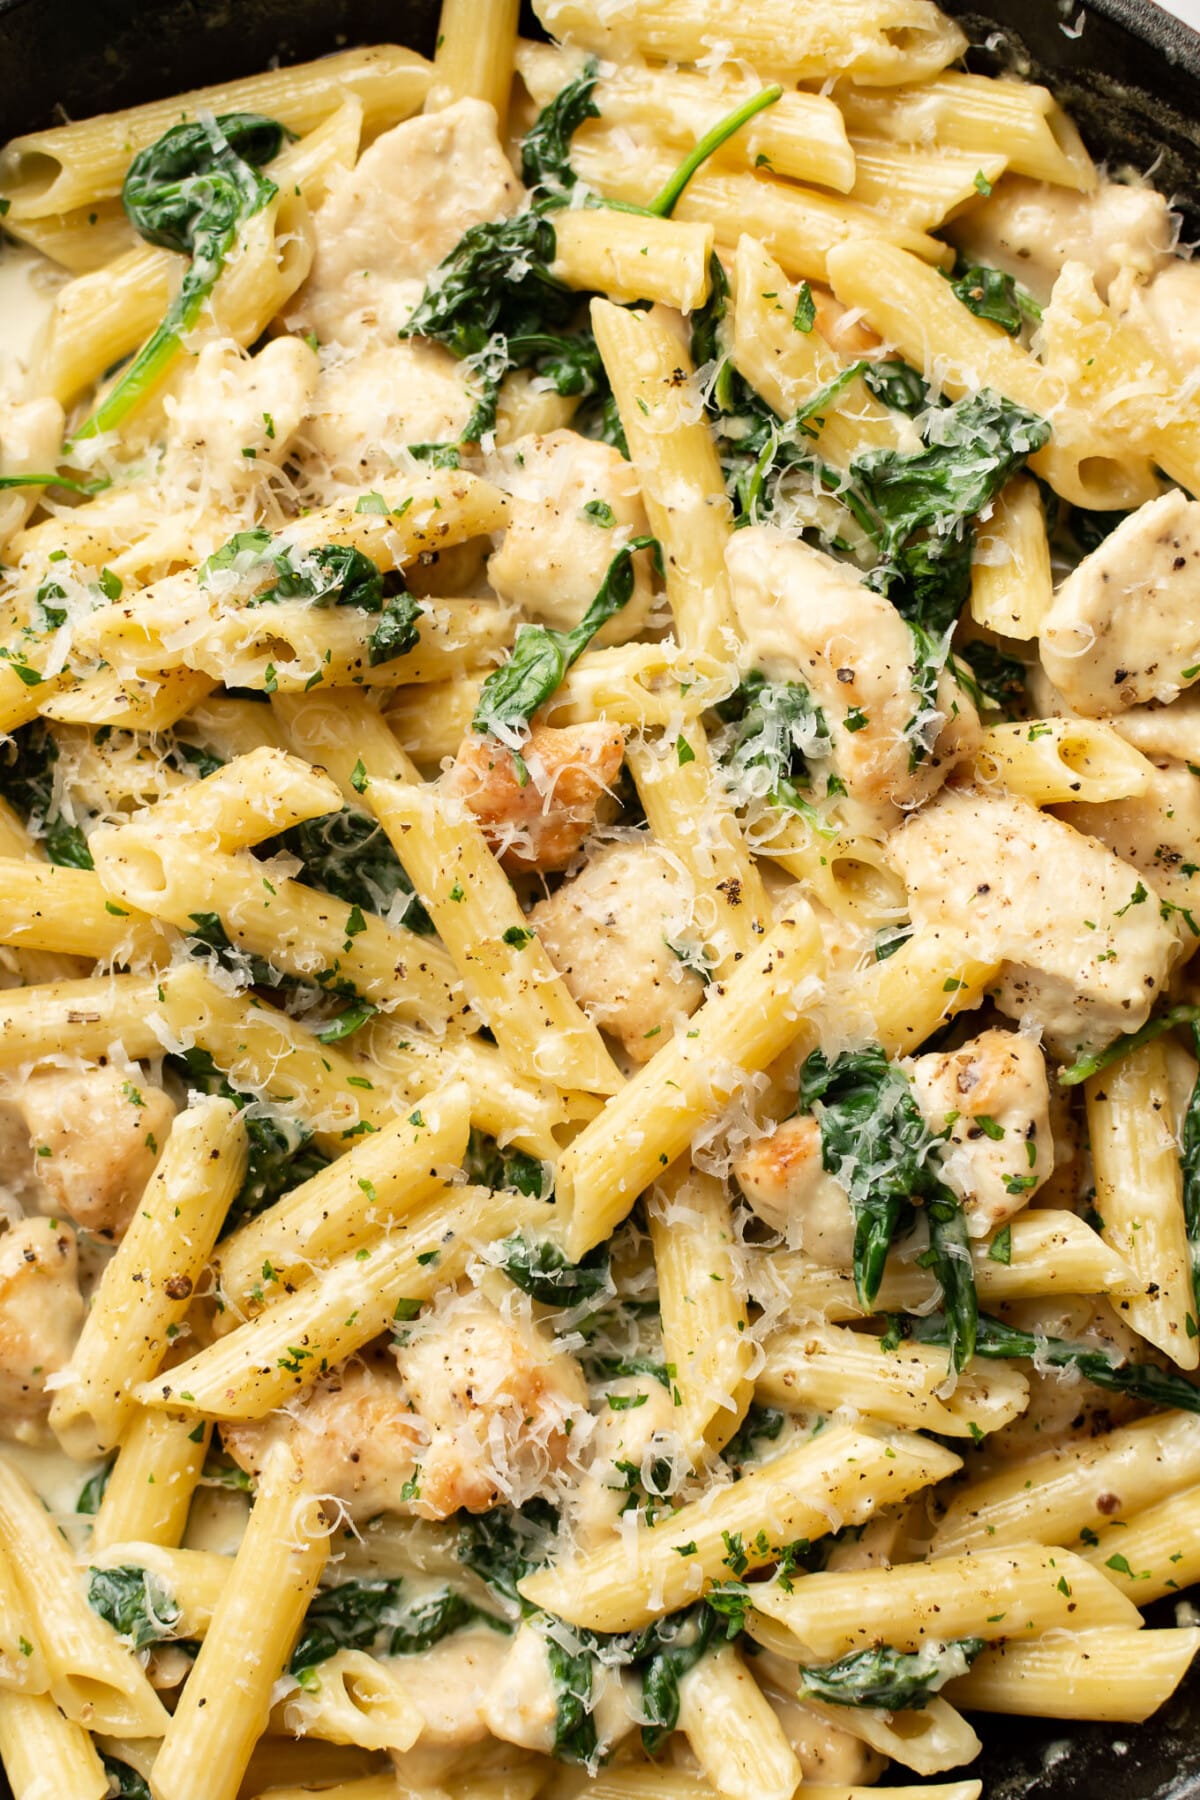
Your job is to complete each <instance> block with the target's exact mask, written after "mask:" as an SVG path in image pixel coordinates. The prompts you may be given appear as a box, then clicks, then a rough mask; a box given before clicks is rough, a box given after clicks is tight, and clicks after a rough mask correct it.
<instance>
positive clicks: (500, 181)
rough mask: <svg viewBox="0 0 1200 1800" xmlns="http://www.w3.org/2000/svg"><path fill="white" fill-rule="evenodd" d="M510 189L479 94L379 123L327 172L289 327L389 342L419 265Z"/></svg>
mask: <svg viewBox="0 0 1200 1800" xmlns="http://www.w3.org/2000/svg"><path fill="white" fill-rule="evenodd" d="M520 195H521V185H520V183H519V182H518V180H517V178H516V176H515V175H514V174H513V171H512V167H511V165H510V163H509V161H508V158H507V157H506V156H505V154H504V152H503V150H502V149H501V148H500V141H499V139H498V137H497V136H496V114H495V111H494V110H493V108H492V107H490V106H488V105H487V104H486V103H485V102H484V101H482V100H459V101H457V102H456V103H455V104H454V105H453V106H447V107H444V108H443V109H442V110H441V111H440V112H434V113H426V114H424V115H423V116H422V117H420V118H416V119H406V120H405V121H404V123H403V124H401V125H396V126H394V127H393V128H392V130H391V131H385V132H384V133H383V134H382V136H380V137H377V138H376V139H375V142H374V143H373V144H372V145H371V147H370V148H369V149H368V150H365V151H364V152H363V154H362V156H361V157H360V158H359V160H358V163H357V164H356V166H355V167H354V169H352V170H349V171H347V172H346V173H345V174H344V175H342V176H341V177H340V179H336V180H334V181H332V182H331V188H330V194H329V198H328V199H327V200H326V202H325V204H324V205H323V206H322V207H321V209H320V211H319V212H318V213H317V215H316V218H315V219H314V221H313V223H314V229H315V234H316V251H315V254H314V257H313V266H312V273H311V274H310V276H309V278H308V280H307V281H306V282H305V284H304V286H303V287H302V288H301V290H300V292H299V294H298V295H297V296H296V299H295V301H294V302H293V303H292V305H291V306H290V307H289V309H288V312H287V315H286V317H287V324H288V326H289V329H292V330H295V331H298V332H306V331H315V332H316V334H317V336H318V338H320V340H321V342H322V343H334V344H342V345H345V346H347V347H348V348H351V349H361V348H363V347H365V346H366V345H368V344H391V343H394V342H395V338H396V332H397V330H398V329H399V327H400V326H401V325H403V324H404V323H405V322H406V321H407V319H408V317H409V314H410V313H411V312H412V310H413V307H414V306H415V304H416V302H417V301H418V300H419V299H420V297H421V293H422V290H423V288H424V285H425V277H426V275H427V273H428V271H429V270H430V269H431V268H433V266H434V265H435V264H437V263H439V262H441V260H442V258H443V257H444V256H446V255H447V254H448V253H449V252H450V251H451V250H452V249H453V248H454V246H455V244H457V242H458V240H459V238H460V237H462V235H463V233H464V232H465V231H467V230H468V229H469V228H470V227H471V226H472V225H481V224H483V223H484V222H485V221H487V220H491V219H499V218H504V217H505V216H507V214H509V213H511V212H512V211H513V209H514V208H515V206H516V205H517V202H518V200H519V198H520Z"/></svg>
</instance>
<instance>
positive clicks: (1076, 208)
mask: <svg viewBox="0 0 1200 1800" xmlns="http://www.w3.org/2000/svg"><path fill="white" fill-rule="evenodd" d="M949 235H950V237H951V238H952V239H953V241H954V242H955V243H956V244H957V245H958V247H959V249H960V250H961V251H962V253H963V255H964V256H965V257H966V259H967V260H968V262H973V263H986V264H988V265H989V266H990V267H991V268H994V269H1003V270H1004V272H1005V273H1006V274H1007V275H1013V276H1015V277H1016V279H1017V280H1018V281H1019V282H1021V283H1022V285H1023V286H1024V287H1027V288H1028V289H1029V291H1030V293H1031V294H1033V296H1034V298H1035V299H1037V300H1039V301H1041V302H1043V303H1044V302H1045V301H1046V300H1048V299H1049V297H1050V289H1051V288H1052V287H1053V286H1054V283H1055V280H1056V279H1057V276H1058V272H1059V270H1060V269H1061V268H1062V266H1063V264H1064V263H1065V262H1084V263H1086V264H1087V265H1088V267H1089V268H1090V269H1093V270H1094V271H1095V275H1096V286H1097V287H1098V288H1099V289H1100V292H1101V294H1102V295H1103V294H1104V293H1106V292H1107V290H1108V286H1109V283H1110V282H1111V281H1113V280H1114V279H1115V277H1116V276H1117V275H1118V274H1119V273H1120V271H1121V270H1122V269H1133V270H1135V271H1136V273H1137V274H1139V275H1143V276H1145V275H1152V274H1153V273H1154V272H1155V271H1156V270H1157V269H1159V268H1161V267H1162V265H1163V264H1164V263H1165V262H1166V260H1167V258H1168V256H1169V255H1170V252H1171V246H1172V243H1173V242H1174V231H1173V229H1172V225H1171V217H1170V213H1169V211H1168V208H1167V202H1166V200H1165V199H1164V197H1163V195H1162V194H1159V193H1156V192H1155V190H1154V189H1153V188H1149V187H1126V186H1125V185H1124V184H1123V183H1121V182H1117V181H1102V182H1101V183H1100V185H1099V187H1097V188H1096V189H1095V190H1094V191H1093V192H1092V193H1090V194H1081V193H1077V192H1076V191H1075V190H1074V189H1072V188H1063V187H1053V186H1051V185H1050V184H1049V183H1048V182H1041V181H1031V180H1029V178H1028V177H1027V176H1024V175H1006V176H1005V177H1004V179H1003V181H1000V182H998V183H997V184H996V189H995V192H994V193H993V194H992V195H991V196H990V198H989V199H988V201H987V204H986V205H984V206H977V207H972V208H971V210H970V211H969V212H966V213H964V214H963V215H962V217H961V218H959V219H957V220H956V221H955V222H954V224H953V225H951V227H950V231H949Z"/></svg>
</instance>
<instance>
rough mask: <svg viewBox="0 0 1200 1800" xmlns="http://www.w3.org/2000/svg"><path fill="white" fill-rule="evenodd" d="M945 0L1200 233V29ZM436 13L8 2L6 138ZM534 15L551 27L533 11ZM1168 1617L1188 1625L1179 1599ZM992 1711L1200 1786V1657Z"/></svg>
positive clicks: (361, 6) (271, 5) (1062, 1752)
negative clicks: (1157, 1693) (1114, 1695)
mask: <svg viewBox="0 0 1200 1800" xmlns="http://www.w3.org/2000/svg"><path fill="white" fill-rule="evenodd" d="M751 3H752V0H747V4H751ZM803 3H804V0H796V4H797V5H802V4H803ZM941 4H942V5H943V6H944V8H945V10H946V11H948V12H950V13H952V14H954V15H955V16H956V17H958V18H959V19H960V20H961V22H962V24H963V25H964V27H965V29H966V30H967V31H968V32H969V34H970V36H971V38H972V41H973V44H974V45H975V48H974V49H973V50H972V51H971V53H970V66H971V67H972V68H977V69H979V70H980V71H981V72H986V73H988V74H997V73H1001V72H1005V73H1013V74H1021V75H1025V76H1028V77H1031V78H1033V79H1037V80H1043V81H1045V82H1046V83H1047V85H1048V86H1050V87H1052V88H1053V89H1054V90H1055V92H1056V93H1057V94H1058V95H1059V96H1060V97H1061V98H1062V100H1063V101H1064V103H1065V104H1066V105H1067V107H1068V108H1069V110H1070V111H1071V112H1072V114H1073V115H1074V117H1075V119H1076V121H1077V123H1078V124H1079V126H1080V128H1081V129H1082V131H1083V134H1084V137H1085V138H1086V139H1087V142H1088V147H1089V149H1090V150H1091V151H1092V153H1093V155H1095V156H1096V157H1097V158H1098V159H1101V160H1104V161H1107V162H1109V163H1110V164H1111V165H1113V167H1114V168H1117V167H1121V166H1124V165H1130V166H1132V167H1133V168H1134V169H1136V170H1138V171H1141V172H1143V173H1144V172H1146V171H1148V170H1150V169H1151V168H1152V167H1153V169H1154V181H1155V185H1156V186H1158V187H1161V188H1163V189H1164V190H1166V191H1167V192H1168V193H1170V194H1171V195H1172V196H1173V197H1174V199H1175V202H1176V204H1177V205H1178V206H1179V207H1180V210H1181V211H1182V213H1183V215H1184V232H1183V235H1184V237H1185V239H1194V238H1200V35H1198V34H1197V33H1196V32H1194V31H1191V30H1190V29H1189V28H1188V27H1187V26H1186V25H1183V24H1181V23H1180V22H1179V21H1178V20H1176V19H1174V18H1172V17H1171V16H1169V15H1168V14H1166V13H1164V12H1162V11H1161V10H1160V9H1159V8H1158V7H1156V6H1154V5H1152V4H1150V3H1149V0H1088V5H1087V8H1086V15H1085V13H1084V11H1083V10H1082V8H1081V6H1080V4H1079V0H995V7H994V11H993V12H991V13H990V14H985V13H982V12H980V11H978V10H976V9H975V7H974V6H972V5H970V4H967V3H964V0H941ZM437 15H438V0H344V3H343V4H341V5H335V4H333V3H332V0H170V3H169V4H163V0H0V142H2V141H4V140H6V139H7V138H9V137H12V136H14V135H15V134H16V133H18V132H21V131H27V130H32V129H33V128H35V127H36V126H39V125H44V124H47V123H49V122H50V121H51V120H52V119H54V118H55V116H56V108H58V107H62V108H63V109H64V111H65V113H66V115H67V116H74V117H85V116H87V115H88V114H89V113H94V112H101V111H107V110H109V109H111V108H114V107H119V106H125V105H129V104H132V103H134V102H137V101H140V100H148V99H153V98H156V97H158V96H160V95H164V94H171V93H176V92H178V91H179V90H180V89H182V88H188V87H196V86H199V85H201V84H203V83H206V82H212V81H216V80H219V79H222V78H223V77H227V76H231V75H242V74H250V73H253V72H254V71H256V70H258V69H261V68H263V67H264V66H265V65H266V63H267V62H268V61H269V59H270V58H272V57H276V56H277V57H279V59H280V60H281V61H283V62H294V61H298V60H301V59H303V58H305V57H311V56H317V55H320V54H321V53H322V52H324V51H327V50H330V49H333V48H335V47H338V46H340V45H342V44H346V43H371V42H384V41H389V40H390V41H398V42H401V43H406V44H411V45H413V46H414V47H415V48H417V49H419V50H422V51H425V52H426V53H429V52H431V50H432V47H433V42H434V36H435V32H436V25H437ZM1081 23H1082V27H1083V28H1082V31H1080V30H1079V26H1080V24H1081ZM523 24H524V26H525V28H526V29H527V30H530V31H536V30H537V27H536V24H535V23H534V21H533V18H532V15H531V14H528V12H527V15H526V17H525V18H524V19H523ZM57 116H60V117H61V116H62V115H61V114H59V115H57ZM1151 1618H1152V1621H1156V1622H1159V1623H1162V1624H1171V1623H1173V1622H1174V1620H1173V1608H1172V1606H1171V1605H1170V1604H1168V1603H1166V1602H1163V1603H1161V1604H1160V1606H1159V1607H1158V1608H1155V1609H1153V1611H1152V1614H1151ZM976 1723H977V1725H978V1727H979V1730H980V1735H981V1737H982V1738H983V1740H984V1752H983V1756H982V1757H981V1759H980V1761H979V1763H978V1764H977V1765H976V1766H975V1767H974V1768H972V1769H971V1770H970V1771H967V1770H962V1771H956V1774H962V1775H966V1774H968V1773H970V1774H975V1775H979V1776H982V1778H983V1781H984V1794H985V1797H986V1800H1027V1797H1028V1800H1101V1796H1103V1800H1200V1665H1198V1666H1197V1668H1196V1669H1194V1670H1193V1674H1192V1677H1191V1679H1190V1680H1189V1681H1188V1682H1187V1683H1185V1684H1184V1686H1183V1687H1182V1688H1181V1689H1180V1691H1179V1693H1178V1694H1177V1695H1176V1697H1175V1699H1174V1700H1173V1701H1172V1703H1171V1704H1170V1706H1168V1707H1167V1708H1166V1709H1165V1710H1164V1711H1163V1713H1162V1714H1160V1715H1159V1717H1158V1718H1157V1719H1156V1720H1155V1721H1154V1722H1153V1724H1152V1725H1150V1726H1146V1727H1141V1728H1139V1727H1128V1726H1103V1725H1076V1726H1067V1725H1064V1724H1062V1723H1060V1722H1058V1721H1041V1720H1021V1719H996V1720H990V1721H989V1720H987V1719H982V1720H977V1721H976ZM894 1779H895V1780H896V1781H897V1782H904V1781H905V1780H906V1779H907V1778H906V1777H905V1775H904V1773H903V1771H897V1772H896V1774H895V1777H894ZM0 1800H10V1795H9V1790H8V1787H7V1784H6V1783H4V1781H3V1777H2V1776H0Z"/></svg>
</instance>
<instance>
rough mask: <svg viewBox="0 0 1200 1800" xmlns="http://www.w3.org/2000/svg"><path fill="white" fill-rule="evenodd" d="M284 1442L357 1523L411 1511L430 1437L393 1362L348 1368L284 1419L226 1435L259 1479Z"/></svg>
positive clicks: (308, 1476) (311, 1480)
mask: <svg viewBox="0 0 1200 1800" xmlns="http://www.w3.org/2000/svg"><path fill="white" fill-rule="evenodd" d="M280 1437H286V1438H287V1440H288V1442H289V1443H290V1445H291V1448H292V1451H293V1454H294V1455H295V1457H296V1460H297V1462H298V1463H299V1465H300V1468H301V1470H302V1471H303V1474H304V1479H305V1481H306V1482H307V1483H308V1485H309V1486H311V1487H312V1488H314V1489H315V1491H316V1492H317V1493H319V1494H324V1495H328V1496H329V1498H330V1499H332V1500H339V1501H340V1502H341V1503H342V1505H343V1506H344V1507H345V1508H346V1511H347V1513H348V1514H349V1516H350V1517H351V1518H352V1519H371V1518H374V1516H375V1514H376V1513H380V1512H408V1511H410V1510H411V1508H410V1506H409V1502H410V1500H411V1499H412V1488H411V1486H410V1485H409V1484H410V1483H412V1482H413V1481H414V1480H415V1479H416V1468H417V1465H418V1463H419V1462H420V1461H421V1458H422V1456H423V1454H424V1450H425V1446H426V1444H427V1443H428V1433H427V1432H426V1431H425V1429H424V1427H423V1424H422V1421H421V1420H420V1419H418V1418H415V1417H414V1416H413V1410H412V1404H411V1402H410V1400H409V1397H408V1395H407V1393H406V1391H405V1388H404V1385H403V1383H402V1382H401V1380H400V1377H399V1376H398V1375H397V1373H396V1370H395V1367H394V1365H393V1364H392V1363H391V1362H390V1361H389V1360H387V1359H385V1358H376V1359H372V1360H371V1361H370V1362H365V1361H364V1362H350V1363H347V1364H346V1365H345V1367H344V1368H343V1369H342V1370H340V1372H339V1373H338V1374H337V1375H336V1376H334V1377H332V1378H331V1379H330V1380H328V1381H326V1382H323V1383H321V1385H319V1386H318V1387H314V1388H311V1389H310V1390H309V1391H308V1393H307V1395H306V1396H305V1398H304V1399H303V1401H301V1402H299V1403H298V1404H296V1405H295V1406H293V1407H291V1408H289V1411H288V1412H287V1413H286V1414H284V1413H275V1414H273V1415H272V1416H271V1417H270V1418H269V1419H261V1420H260V1419H253V1420H245V1421H242V1420H239V1421H238V1422H237V1423H235V1424H229V1425H225V1426H223V1427H222V1431H221V1441H222V1443H223V1445H224V1447H225V1449H226V1450H227V1451H228V1452H229V1454H230V1456H232V1457H233V1459H234V1461H235V1462H236V1463H238V1464H239V1466H240V1467H241V1468H243V1469H245V1470H246V1471H247V1472H248V1473H249V1474H251V1475H254V1476H257V1475H258V1473H259V1471H260V1469H261V1468H262V1465H263V1462H264V1461H265V1459H266V1456H267V1452H268V1450H269V1449H270V1447H271V1445H272V1444H274V1443H275V1442H276V1441H277V1439H279V1438H280Z"/></svg>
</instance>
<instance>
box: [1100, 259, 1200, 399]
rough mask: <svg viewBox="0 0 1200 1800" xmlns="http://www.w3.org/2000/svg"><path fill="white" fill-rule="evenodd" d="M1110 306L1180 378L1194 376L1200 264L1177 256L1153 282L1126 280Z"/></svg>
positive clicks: (1199, 348) (1199, 343) (1199, 338)
mask: <svg viewBox="0 0 1200 1800" xmlns="http://www.w3.org/2000/svg"><path fill="white" fill-rule="evenodd" d="M1109 303H1110V305H1111V306H1112V307H1113V308H1114V310H1115V311H1116V312H1117V314H1118V316H1119V317H1120V319H1121V321H1122V323H1125V322H1126V321H1128V323H1129V324H1131V325H1135V326H1136V327H1137V328H1138V329H1139V330H1140V331H1141V332H1142V333H1143V334H1144V335H1145V336H1146V337H1147V338H1149V340H1150V342H1151V343H1152V344H1153V345H1154V347H1155V349H1156V350H1158V351H1159V353H1160V354H1161V355H1162V356H1163V358H1164V359H1165V360H1166V361H1167V362H1168V363H1170V364H1171V366H1172V367H1173V368H1174V369H1175V370H1176V371H1177V372H1178V373H1179V374H1180V375H1183V376H1187V375H1190V374H1191V372H1192V370H1193V369H1194V368H1195V367H1196V359H1197V357H1198V356H1200V263H1194V262H1184V261H1183V260H1182V258H1180V257H1175V256H1173V257H1171V258H1170V260H1169V261H1168V262H1167V263H1166V264H1165V265H1164V266H1163V267H1162V268H1161V269H1159V271H1158V273H1157V274H1156V275H1155V276H1154V277H1153V278H1152V279H1151V280H1150V281H1138V280H1136V279H1134V278H1132V277H1131V278H1128V279H1126V278H1123V279H1122V280H1121V281H1119V282H1118V283H1117V284H1116V286H1115V288H1114V290H1113V292H1112V293H1111V294H1110V295H1109Z"/></svg>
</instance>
